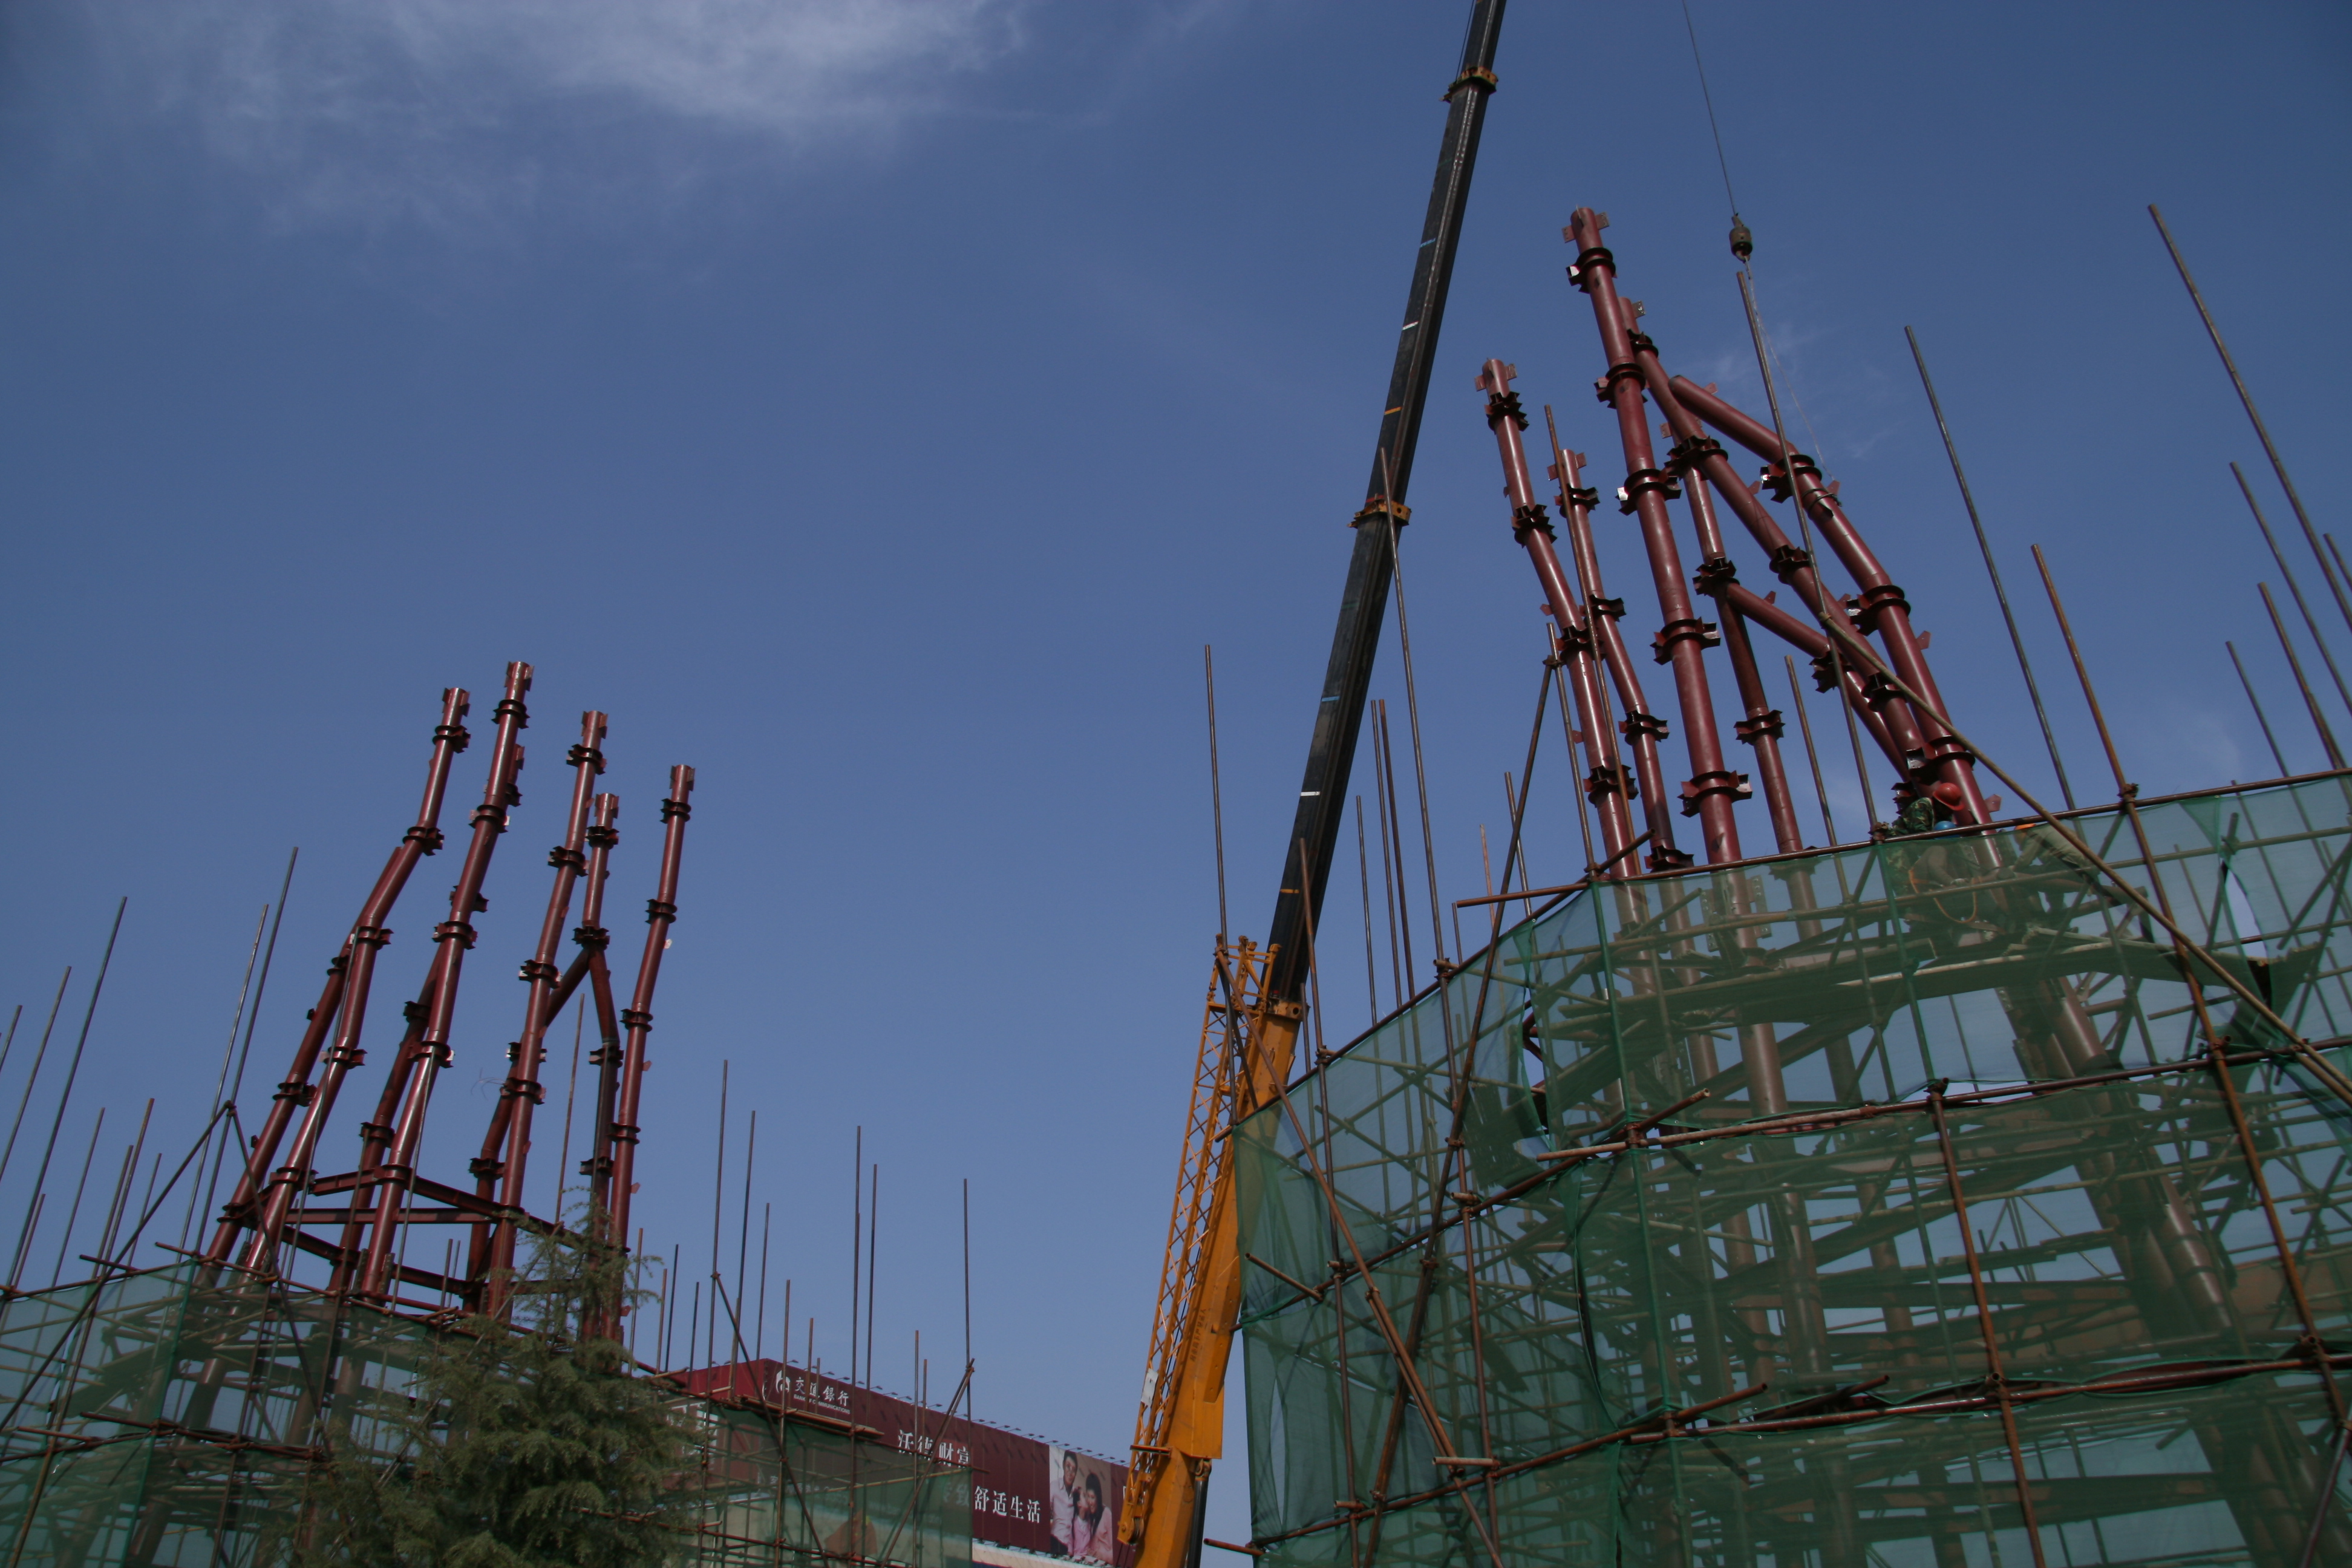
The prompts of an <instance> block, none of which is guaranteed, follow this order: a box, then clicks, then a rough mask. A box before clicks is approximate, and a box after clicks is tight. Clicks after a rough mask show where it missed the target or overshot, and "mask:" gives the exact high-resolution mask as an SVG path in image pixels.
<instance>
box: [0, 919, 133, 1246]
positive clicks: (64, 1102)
mask: <svg viewBox="0 0 2352 1568" xmlns="http://www.w3.org/2000/svg"><path fill="white" fill-rule="evenodd" d="M130 907H131V900H130V898H129V897H128V896H127V895H126V896H125V897H123V898H122V899H121V900H120V901H118V902H117V903H116V904H115V906H114V923H113V925H111V926H110V927H109V928H108V930H107V933H106V952H105V954H104V955H103V956H102V957H100V959H99V961H98V978H97V979H96V980H94V981H92V982H91V983H90V987H89V1006H87V1007H85V1008H84V1009H83V1010H82V1015H81V1031H80V1033H79V1034H78V1035H77V1036H75V1037H74V1048H73V1055H72V1056H71V1057H70V1058H68V1059H67V1062H66V1081H65V1087H64V1088H63V1089H59V1090H58V1113H57V1116H56V1117H55V1119H53V1120H52V1121H50V1123H49V1139H48V1142H47V1143H46V1144H44V1145H43V1146H42V1149H41V1164H40V1169H39V1170H38V1171H37V1173H35V1175H34V1177H33V1190H34V1191H35V1192H41V1191H43V1190H44V1189H45V1184H47V1181H48V1179H49V1161H50V1159H51V1157H52V1156H54V1155H55V1154H56V1152H57V1148H58V1133H59V1132H60V1131H62V1130H63V1129H64V1127H65V1124H66V1107H67V1106H68V1105H70V1104H71V1103H72V1102H73V1091H74V1082H75V1080H76V1079H79V1077H80V1076H81V1058H82V1053H83V1052H84V1051H85V1050H87V1049H88V1048H89V1026H90V1024H91V1022H92V1021H93V1020H95V1019H96V1018H97V1016H98V999H99V998H100V996H102V995H104V994H106V973H107V971H108V970H109V969H110V968H112V967H113V965H114V943H115V941H116V939H117V938H119V937H121V934H122V912H123V910H127V909H129V908H130ZM32 1242H33V1226H32V1216H31V1215H26V1222H25V1229H24V1232H23V1234H21V1235H20V1236H18V1237H17V1238H16V1259H15V1261H13V1262H12V1263H11V1264H10V1265H9V1268H8V1282H9V1284H10V1286H11V1287H12V1288H13V1287H14V1286H15V1284H16V1276H17V1274H18V1272H19V1271H20V1270H21V1269H22V1268H24V1266H25V1255H26V1249H27V1248H29V1247H31V1246H32Z"/></svg>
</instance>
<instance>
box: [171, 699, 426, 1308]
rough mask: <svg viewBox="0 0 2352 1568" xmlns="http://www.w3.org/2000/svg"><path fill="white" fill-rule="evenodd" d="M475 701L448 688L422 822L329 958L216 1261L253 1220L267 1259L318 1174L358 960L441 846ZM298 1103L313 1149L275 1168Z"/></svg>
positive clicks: (218, 1242) (369, 963)
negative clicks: (331, 1044)
mask: <svg viewBox="0 0 2352 1568" xmlns="http://www.w3.org/2000/svg"><path fill="white" fill-rule="evenodd" d="M468 706H469V699H468V697H467V693H466V691H465V689H464V688H462V687H450V688H448V689H446V690H444V691H443V692H442V693H441V721H440V722H439V723H438V724H436V725H435V726H434V729H433V756H432V761H431V762H430V763H427V764H426V767H425V798H424V800H423V801H422V802H421V803H420V804H419V805H418V806H417V808H416V821H415V824H414V825H412V826H410V827H409V829H408V831H407V832H406V833H404V834H403V835H402V836H401V840H400V846H399V847H397V848H396V849H394V851H393V852H392V856H391V858H389V859H388V860H386V861H385V862H384V868H383V872H382V873H381V874H379V875H378V876H377V878H376V880H375V886H374V887H373V888H372V889H369V892H368V896H367V900H366V902H364V903H363V904H362V905H361V906H360V914H359V918H358V919H357V920H356V921H352V931H351V934H350V935H349V936H347V937H345V938H344V940H343V945H342V948H341V951H340V952H337V953H336V955H335V957H334V960H333V962H332V963H330V964H329V965H328V969H327V983H326V984H325V985H324V986H323V987H322V988H321V989H320V993H319V1002H318V1005H316V1006H314V1007H312V1008H311V1009H310V1021H309V1023H308V1024H307V1026H305V1027H304V1029H303V1031H302V1040H301V1043H300V1045H299V1046H298V1047H295V1051H294V1061H293V1064H292V1065H291V1066H290V1067H289V1068H288V1070H287V1074H286V1081H284V1082H283V1083H281V1084H279V1085H278V1093H277V1095H276V1096H275V1097H274V1098H273V1099H272V1100H271V1101H270V1106H269V1114H268V1118H267V1119H266V1120H265V1121H263V1123H262V1127H261V1131H260V1132H259V1133H258V1134H257V1136H256V1138H255V1140H254V1143H253V1147H252V1149H251V1151H250V1152H249V1153H248V1154H247V1159H246V1165H245V1173H244V1174H243V1175H241V1176H240V1177H238V1178H237V1184H236V1190H235V1191H234V1192H233V1193H231V1194H230V1195H229V1201H228V1204H227V1206H226V1207H225V1208H224V1209H223V1210H222V1211H221V1219H220V1223H219V1225H218V1226H217V1228H215V1231H214V1232H213V1237H212V1240H211V1242H210V1243H209V1244H208V1245H207V1246H206V1247H205V1258H206V1260H208V1261H210V1262H213V1263H225V1262H226V1261H227V1260H228V1256H229V1249H230V1248H231V1247H233V1246H234V1245H235V1244H236V1233H237V1231H238V1230H239V1229H240V1228H242V1227H243V1226H247V1225H248V1224H250V1225H251V1226H253V1228H254V1229H255V1231H256V1233H257V1234H256V1236H255V1238H254V1246H253V1247H252V1248H251V1249H250V1251H251V1254H252V1256H253V1258H255V1259H256V1260H257V1266H258V1264H259V1263H266V1261H267V1258H268V1250H269V1247H270V1245H271V1242H272V1240H273V1238H274V1237H275V1236H276V1234H277V1226H278V1225H279V1224H282V1223H283V1221H284V1218H285V1213H286V1208H287V1206H288V1205H289V1203H290V1202H291V1200H292V1197H293V1195H294V1193H295V1191H296V1189H297V1186H298V1184H299V1183H301V1182H303V1181H307V1180H308V1179H309V1177H310V1153H309V1151H314V1150H315V1149H316V1148H317V1146H318V1131H317V1129H319V1128H323V1126H324V1125H325V1122H326V1119H327V1116H328V1114H329V1112H331V1110H333V1109H334V1099H335V1092H336V1090H337V1089H340V1088H341V1084H342V1079H343V1076H344V1074H345V1073H347V1072H348V1071H349V1070H350V1067H351V1063H350V1062H349V1061H348V1060H344V1059H340V1058H344V1057H345V1056H346V1054H347V1051H356V1050H357V1049H358V1045H359V1027H358V1026H359V1024H360V1022H361V1021H362V1015H363V1014H364V1012H365V1010H366V1002H365V998H364V996H363V995H362V998H361V1000H360V1005H359V1006H358V1007H357V1008H356V1009H354V1008H352V1007H351V1006H349V1005H347V996H348V994H349V975H350V970H351V967H352V963H353V961H354V959H355V958H358V959H360V960H361V963H362V968H365V969H372V968H373V963H374V955H375V952H376V950H377V949H380V948H381V947H382V946H383V943H384V942H386V941H388V940H390V938H391V936H392V932H391V931H389V930H388V929H386V928H385V926H384V923H383V922H384V921H387V920H389V919H390V918H391V917H392V910H393V906H394V904H395V903H397V902H398V901H399V899H400V894H401V890H402V889H404V888H405V887H406V886H407V885H408V877H409V873H410V872H412V871H414V870H415V868H416V863H417V861H419V860H421V859H423V858H425V856H427V855H430V854H432V853H433V852H434V851H435V850H436V849H438V848H440V847H441V842H442V840H441V826H440V823H441V804H442V801H443V800H444V798H445V797H446V795H447V794H448V789H449V766H450V764H451V763H453V762H455V761H456V760H457V753H458V752H462V751H464V750H465V749H466V746H467V741H468V740H469V739H470V737H469V736H468V735H467V732H466V713H467V708H468ZM362 955H363V957H362ZM339 1017H344V1018H346V1019H347V1025H346V1028H345V1030H344V1031H343V1037H340V1038H339V1039H338V1040H337V1044H336V1058H337V1059H331V1060H330V1062H329V1064H328V1068H327V1076H326V1078H325V1079H322V1080H321V1082H320V1084H319V1085H318V1086H317V1088H315V1089H314V1088H313V1087H312V1085H311V1083H310V1074H311V1071H312V1070H313V1069H314V1068H316V1066H317V1065H318V1060H319V1053H320V1047H322V1046H323V1045H324V1044H325V1042H326V1038H327V1035H328V1033H329V1031H330V1030H332V1029H334V1027H335V1026H336V1022H337V1020H338V1018H339ZM297 1110H303V1111H305V1112H306V1115H305V1120H304V1132H305V1134H306V1140H303V1141H298V1142H299V1146H300V1147H301V1148H302V1149H303V1150H304V1151H305V1152H303V1153H302V1154H300V1155H299V1156H298V1157H297V1158H295V1159H293V1160H291V1161H289V1163H288V1164H287V1165H286V1166H285V1167H284V1168H282V1169H279V1170H278V1171H276V1172H274V1173H273V1172H272V1169H271V1167H272V1165H273V1164H274V1163H276V1161H277V1159H278V1148H279V1146H280V1145H281V1144H282V1143H283V1142H284V1141H285V1137H286V1130H287V1128H288V1127H289V1125H291V1124H292V1122H293V1120H294V1114H295V1112H296V1111H297ZM265 1193H266V1194H268V1199H267V1203H266V1204H265V1205H264V1206H265V1208H266V1210H267V1211H268V1212H267V1213H266V1214H265V1215H262V1216H260V1217H258V1218H257V1217H256V1216H255V1205H256V1204H257V1202H260V1201H261V1200H262V1199H263V1195H264V1194H265Z"/></svg>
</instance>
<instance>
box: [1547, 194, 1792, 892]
mask: <svg viewBox="0 0 2352 1568" xmlns="http://www.w3.org/2000/svg"><path fill="white" fill-rule="evenodd" d="M1605 221H1606V220H1605V219H1603V218H1602V217H1601V215H1600V214H1599V213H1596V212H1594V211H1593V210H1592V209H1591V207H1579V208H1577V209H1576V212H1575V214H1574V215H1573V216H1572V217H1571V218H1570V227H1569V234H1570V237H1572V238H1573V239H1574V240H1575V243H1576V245H1577V247H1578V256H1577V263H1576V267H1575V268H1574V270H1573V273H1572V276H1573V278H1574V279H1575V282H1576V285H1577V287H1578V288H1580V289H1582V290H1583V291H1584V293H1585V296H1586V297H1587V298H1588V299H1590V300H1591V301H1592V316H1593V321H1594V322H1595V324H1596V325H1598V326H1599V328H1600V330H1601V345H1602V348H1603V349H1604V351H1605V352H1606V353H1607V354H1608V358H1609V372H1608V374H1606V375H1605V376H1603V377H1602V378H1601V382H1600V384H1599V385H1598V387H1597V391H1598V392H1599V394H1600V396H1601V401H1602V402H1604V403H1606V404H1608V405H1610V406H1611V407H1612V409H1614V410H1615V411H1616V415H1617V433H1618V437H1619V440H1620V441H1621V443H1622V446H1623V447H1624V452H1625V467H1626V475H1625V483H1624V485H1623V486H1622V488H1621V489H1620V490H1619V492H1618V493H1619V497H1620V499H1621V501H1622V506H1623V509H1624V510H1629V511H1632V512H1633V513H1634V514H1635V515H1636V516H1637V517H1638V518H1639V519H1640V521H1641V527H1642V542H1643V548H1644V549H1645V550H1646V551H1647V552H1648V554H1649V558H1650V576H1651V578H1652V580H1653V582H1654V584H1656V587H1657V594H1658V608H1659V611H1660V612H1661V613H1662V614H1663V615H1664V617H1665V625H1664V626H1662V627H1660V628H1659V630H1658V633H1657V637H1656V638H1655V639H1654V640H1655V646H1656V650H1657V656H1658V659H1659V662H1660V663H1662V664H1670V665H1672V666H1673V668H1674V672H1675V700H1676V702H1677V704H1678V705H1679V707H1680V708H1681V710H1682V720H1683V745H1684V747H1685V750H1686V751H1687V752H1689V756H1690V764H1691V776H1690V778H1689V780H1688V781H1687V782H1685V784H1684V785H1683V810H1684V812H1685V815H1689V816H1696V817H1697V818H1698V819H1699V825H1700V829H1701V832H1702V833H1703V834H1704V836H1705V837H1706V854H1707V859H1708V860H1709V861H1710V862H1712V863H1716V864H1721V863H1723V862H1725V861H1729V860H1737V859H1739V858H1741V857H1740V850H1739V827H1738V823H1737V822H1736V821H1734V819H1733V816H1732V809H1731V808H1732V805H1733V803H1734V802H1735V801H1738V800H1740V799H1743V798H1745V797H1746V795H1748V781H1747V779H1746V777H1745V776H1744V775H1742V774H1739V773H1733V772H1732V771H1731V770H1730V769H1728V768H1727V767H1725V766H1724V756H1723V742H1722V738H1721V737H1720V736H1719V735H1717V732H1716V728H1715V704H1714V701H1713V700H1712V698H1711V697H1710V695H1709V693H1708V691H1707V680H1706V664H1705V661H1704V660H1703V659H1702V658H1701V657H1700V650H1701V649H1702V648H1703V647H1706V644H1707V643H1708V642H1709V641H1710V640H1712V639H1713V636H1714V630H1715V629H1714V628H1713V627H1711V626H1708V625H1707V624H1706V622H1704V621H1702V620H1700V619H1699V618H1698V616H1697V615H1696V611H1695V606H1694V605H1693V604H1692V601H1691V595H1690V589H1689V587H1688V585H1687V584H1685V582H1684V581H1683V564H1682V555H1681V552H1679V551H1678V550H1677V549H1676V548H1675V531H1674V523H1673V521H1672V520H1671V519H1670V518H1669V517H1668V516H1667V514H1666V498H1667V497H1668V496H1670V495H1673V494H1675V492H1676V487H1675V483H1674V480H1673V479H1672V478H1671V477H1669V476H1668V475H1667V474H1666V472H1665V471H1664V469H1662V468H1659V467H1658V463H1657V458H1656V456H1655V455H1654V451H1653V450H1652V447H1651V445H1650V426H1649V420H1648V416H1647V415H1646V414H1645V413H1644V412H1643V409H1644V404H1643V386H1642V372H1641V367H1640V365H1639V364H1638V363H1636V362H1635V360H1634V357H1633V331H1632V330H1631V328H1632V321H1633V316H1632V312H1631V310H1630V309H1629V308H1628V307H1626V306H1625V305H1623V304H1622V302H1621V301H1620V300H1618V298H1617V286H1616V268H1615V263H1614V261H1613V260H1612V258H1611V257H1610V254H1609V252H1608V250H1607V249H1606V248H1604V247H1602V246H1601V227H1602V226H1603V224H1604V223H1605Z"/></svg>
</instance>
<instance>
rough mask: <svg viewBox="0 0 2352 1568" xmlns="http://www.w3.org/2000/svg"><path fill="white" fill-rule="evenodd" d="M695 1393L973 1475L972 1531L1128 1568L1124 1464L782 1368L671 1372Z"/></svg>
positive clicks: (749, 1365) (764, 1365)
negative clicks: (801, 1418)
mask: <svg viewBox="0 0 2352 1568" xmlns="http://www.w3.org/2000/svg"><path fill="white" fill-rule="evenodd" d="M671 1375H672V1376H674V1377H676V1378H677V1380H678V1381H679V1382H680V1383H681V1384H684V1385H685V1386H686V1388H687V1389H688V1391H689V1392H691V1393H694V1394H704V1395H706V1396H709V1397H712V1398H718V1399H730V1400H738V1401H744V1402H749V1403H752V1404H759V1405H770V1406H772V1407H774V1408H777V1409H781V1410H788V1411H795V1412H800V1413H803V1414H807V1415H818V1416H825V1417H831V1418H832V1419H834V1420H835V1421H849V1422H854V1423H855V1424H856V1425H857V1426H863V1427H866V1428H867V1429H869V1430H870V1431H872V1432H874V1433H876V1434H877V1435H878V1437H879V1440H880V1441H881V1442H883V1443H886V1444H887V1445H889V1446H890V1447H894V1448H897V1449H898V1450H900V1451H901V1452H903V1453H910V1454H929V1455H930V1456H932V1457H933V1458H937V1459H938V1460H939V1461H940V1463H942V1464H948V1465H956V1466H960V1467H961V1468H965V1469H967V1470H969V1471H971V1533H972V1539H973V1540H975V1541H986V1542H993V1543H994V1544H996V1545H998V1546H1011V1547H1015V1548H1018V1549H1019V1550H1021V1551H1024V1552H1041V1553H1043V1554H1045V1555H1046V1556H1050V1557H1066V1558H1069V1559H1071V1560H1073V1561H1074V1562H1079V1563H1097V1564H1100V1565H1102V1568H1129V1564H1130V1563H1132V1562H1133V1560H1134V1552H1133V1551H1132V1550H1131V1549H1129V1548H1128V1547H1125V1546H1122V1545H1121V1544H1120V1543H1119V1539H1118V1509H1119V1501H1120V1500H1121V1499H1122V1498H1124V1497H1125V1496H1126V1495H1127V1467H1126V1466H1125V1465H1123V1464H1119V1463H1118V1462H1116V1461H1114V1460H1110V1459H1105V1458H1098V1457H1097V1456H1096V1455H1093V1454H1089V1453H1087V1452H1085V1451H1084V1450H1082V1449H1078V1448H1065V1447H1059V1446H1057V1445H1055V1444H1052V1443H1047V1442H1045V1441H1044V1440H1043V1439H1041V1438H1036V1437H1029V1436H1023V1435H1022V1434H1020V1433H1018V1432H1007V1431H1004V1430H1003V1429H1002V1428H1000V1427H995V1426H982V1425H981V1424H980V1423H979V1422H976V1421H966V1420H964V1419H962V1418H961V1417H960V1416H949V1415H942V1414H941V1413H940V1412H939V1411H937V1410H926V1409H924V1408H922V1407H921V1406H920V1405H915V1404H912V1403H910V1402H909V1401H907V1400H904V1399H899V1398H896V1397H894V1396H893V1395H890V1394H881V1393H877V1392H876V1391H875V1390H873V1389H870V1388H856V1387H853V1386H851V1385H850V1384H845V1383H843V1382H840V1381H839V1380H837V1379H835V1378H831V1377H826V1376H824V1375H823V1374H821V1373H809V1372H804V1371H803V1370H802V1369H801V1368H799V1367H796V1366H787V1365H786V1364H784V1363H782V1362H780V1361H747V1362H736V1363H731V1364H730V1365H727V1366H714V1367H705V1368H703V1369H701V1370H700V1371H698V1372H681V1373H672V1374H671Z"/></svg>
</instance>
